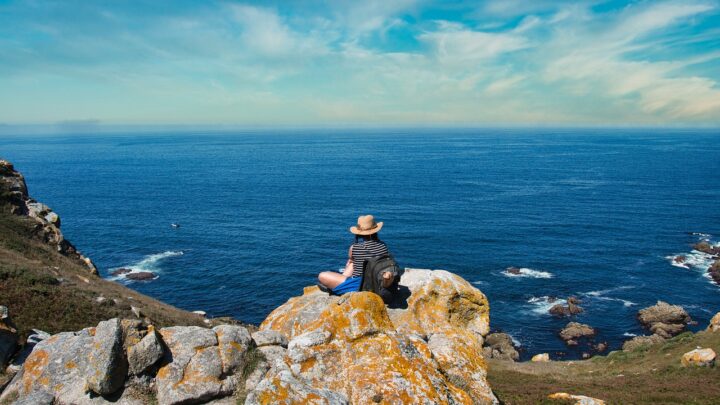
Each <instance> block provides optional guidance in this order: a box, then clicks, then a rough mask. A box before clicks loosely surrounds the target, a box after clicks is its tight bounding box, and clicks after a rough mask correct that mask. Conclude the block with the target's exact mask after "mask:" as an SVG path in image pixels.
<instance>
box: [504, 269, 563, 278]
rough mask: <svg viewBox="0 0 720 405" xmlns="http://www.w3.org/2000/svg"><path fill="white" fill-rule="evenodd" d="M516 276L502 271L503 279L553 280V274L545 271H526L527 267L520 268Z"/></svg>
mask: <svg viewBox="0 0 720 405" xmlns="http://www.w3.org/2000/svg"><path fill="white" fill-rule="evenodd" d="M518 271H519V273H518V274H515V273H510V272H509V271H507V270H505V271H503V275H504V276H505V277H528V278H553V274H552V273H550V272H547V271H540V270H533V269H528V268H527V267H522V268H520V269H519V270H518Z"/></svg>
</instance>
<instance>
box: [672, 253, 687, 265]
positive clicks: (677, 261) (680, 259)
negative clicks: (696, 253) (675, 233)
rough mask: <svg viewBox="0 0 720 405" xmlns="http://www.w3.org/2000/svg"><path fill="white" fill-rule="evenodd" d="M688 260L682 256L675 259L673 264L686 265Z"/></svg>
mask: <svg viewBox="0 0 720 405" xmlns="http://www.w3.org/2000/svg"><path fill="white" fill-rule="evenodd" d="M686 260H687V257H685V256H682V255H680V256H675V257H673V262H675V263H677V264H683V263H685V261H686Z"/></svg>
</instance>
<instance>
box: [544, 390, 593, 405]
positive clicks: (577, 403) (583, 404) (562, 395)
mask: <svg viewBox="0 0 720 405" xmlns="http://www.w3.org/2000/svg"><path fill="white" fill-rule="evenodd" d="M548 398H550V399H555V400H560V401H573V404H574V405H605V401H603V400H601V399H597V398H592V397H586V396H585V395H572V394H568V393H566V392H557V393H555V394H550V395H548Z"/></svg>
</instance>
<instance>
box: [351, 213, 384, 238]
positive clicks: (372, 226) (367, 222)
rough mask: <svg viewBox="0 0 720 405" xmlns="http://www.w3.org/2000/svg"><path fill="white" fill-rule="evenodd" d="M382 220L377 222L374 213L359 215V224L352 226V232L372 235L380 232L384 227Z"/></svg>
mask: <svg viewBox="0 0 720 405" xmlns="http://www.w3.org/2000/svg"><path fill="white" fill-rule="evenodd" d="M382 226H383V223H382V222H375V217H373V216H372V215H364V216H361V217H358V222H357V226H351V227H350V232H352V233H354V234H355V235H372V234H374V233H378V232H380V229H382Z"/></svg>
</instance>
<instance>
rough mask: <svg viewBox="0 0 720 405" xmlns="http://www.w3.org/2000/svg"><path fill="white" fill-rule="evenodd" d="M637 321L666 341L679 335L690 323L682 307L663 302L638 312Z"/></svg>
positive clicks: (688, 316)
mask: <svg viewBox="0 0 720 405" xmlns="http://www.w3.org/2000/svg"><path fill="white" fill-rule="evenodd" d="M638 320H639V321H640V323H641V324H643V326H645V327H646V328H648V329H649V330H650V331H651V332H653V334H656V335H658V336H660V337H663V338H666V339H667V338H670V337H672V336H675V335H678V334H680V333H681V332H682V331H683V330H685V326H686V325H687V324H688V323H690V321H691V319H690V315H688V313H687V312H686V311H685V309H683V307H681V306H679V305H670V304H668V303H667V302H663V301H658V303H657V304H656V305H653V306H651V307H648V308H644V309H641V310H640V311H638Z"/></svg>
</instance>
